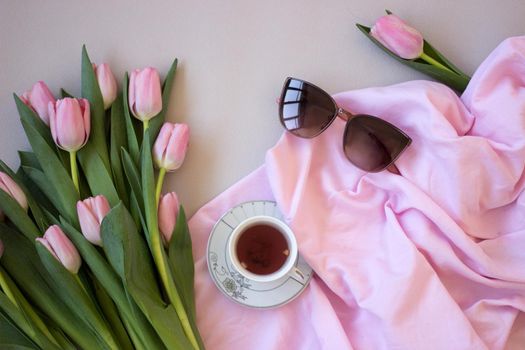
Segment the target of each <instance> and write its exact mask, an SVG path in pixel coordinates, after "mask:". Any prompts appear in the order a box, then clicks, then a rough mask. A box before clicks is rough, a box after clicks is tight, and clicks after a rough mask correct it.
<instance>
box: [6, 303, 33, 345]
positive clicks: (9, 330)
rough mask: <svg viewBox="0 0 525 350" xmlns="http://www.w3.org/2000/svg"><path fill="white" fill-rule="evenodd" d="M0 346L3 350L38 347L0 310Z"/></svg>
mask: <svg viewBox="0 0 525 350" xmlns="http://www.w3.org/2000/svg"><path fill="white" fill-rule="evenodd" d="M0 348H2V349H4V350H22V349H35V350H36V349H38V346H37V345H36V344H34V343H33V342H32V341H31V340H30V339H29V338H28V337H27V336H26V335H25V334H24V332H23V331H22V330H20V328H18V327H17V326H16V325H15V323H14V321H13V320H11V319H10V318H9V316H7V315H5V314H4V313H3V312H0Z"/></svg>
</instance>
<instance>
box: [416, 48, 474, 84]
mask: <svg viewBox="0 0 525 350" xmlns="http://www.w3.org/2000/svg"><path fill="white" fill-rule="evenodd" d="M423 52H425V53H426V54H427V55H429V56H430V57H432V58H433V59H435V60H436V61H438V62H439V63H441V64H443V65H444V66H446V67H447V68H449V69H451V70H453V71H454V72H455V73H457V74H459V75H461V76H464V77H466V78H468V79H469V80H470V77H469V76H468V75H466V74H465V73H463V72H462V71H461V70H460V69H459V68H458V67H456V66H455V65H454V64H453V63H452V62H450V61H449V60H448V59H447V58H446V57H445V56H444V55H443V54H442V53H441V52H439V51H438V50H437V49H436V48H434V47H433V46H432V45H430V43H429V42H427V41H424V42H423Z"/></svg>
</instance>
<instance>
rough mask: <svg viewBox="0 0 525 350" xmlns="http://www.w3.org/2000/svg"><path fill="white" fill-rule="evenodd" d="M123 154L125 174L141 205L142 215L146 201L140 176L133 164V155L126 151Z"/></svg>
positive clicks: (123, 150)
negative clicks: (143, 196)
mask: <svg viewBox="0 0 525 350" xmlns="http://www.w3.org/2000/svg"><path fill="white" fill-rule="evenodd" d="M121 154H122V165H123V166H124V172H125V174H126V178H127V179H128V183H129V185H130V187H131V191H132V192H133V194H135V197H136V199H137V203H138V204H139V207H140V211H141V213H143V212H144V205H143V203H144V201H143V198H142V187H141V184H140V183H141V180H140V175H139V172H138V170H137V167H136V166H135V163H134V162H133V159H132V157H131V155H130V154H129V153H128V152H127V151H126V150H125V149H123V148H122V149H121Z"/></svg>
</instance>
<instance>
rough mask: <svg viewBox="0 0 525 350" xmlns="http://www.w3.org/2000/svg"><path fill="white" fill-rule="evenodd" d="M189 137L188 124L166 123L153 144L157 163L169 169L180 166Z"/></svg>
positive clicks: (154, 157)
mask: <svg viewBox="0 0 525 350" xmlns="http://www.w3.org/2000/svg"><path fill="white" fill-rule="evenodd" d="M189 139H190V129H189V127H188V125H186V124H177V123H175V124H173V123H164V125H162V128H161V129H160V132H159V136H157V139H156V140H155V144H154V145H153V159H154V161H155V165H156V166H157V167H158V168H159V169H166V170H167V171H174V170H176V169H178V168H180V166H181V165H182V162H183V161H184V157H185V156H186V151H187V150H188V143H189Z"/></svg>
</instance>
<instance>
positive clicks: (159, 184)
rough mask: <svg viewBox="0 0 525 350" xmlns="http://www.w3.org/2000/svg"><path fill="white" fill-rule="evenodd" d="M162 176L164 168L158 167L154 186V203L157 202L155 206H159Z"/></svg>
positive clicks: (163, 175) (164, 175) (164, 171)
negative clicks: (155, 185) (157, 175)
mask: <svg viewBox="0 0 525 350" xmlns="http://www.w3.org/2000/svg"><path fill="white" fill-rule="evenodd" d="M164 177H166V169H165V168H160V171H159V178H158V179H157V187H156V188H155V203H157V208H158V207H159V200H160V192H161V191H162V185H163V184H164Z"/></svg>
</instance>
